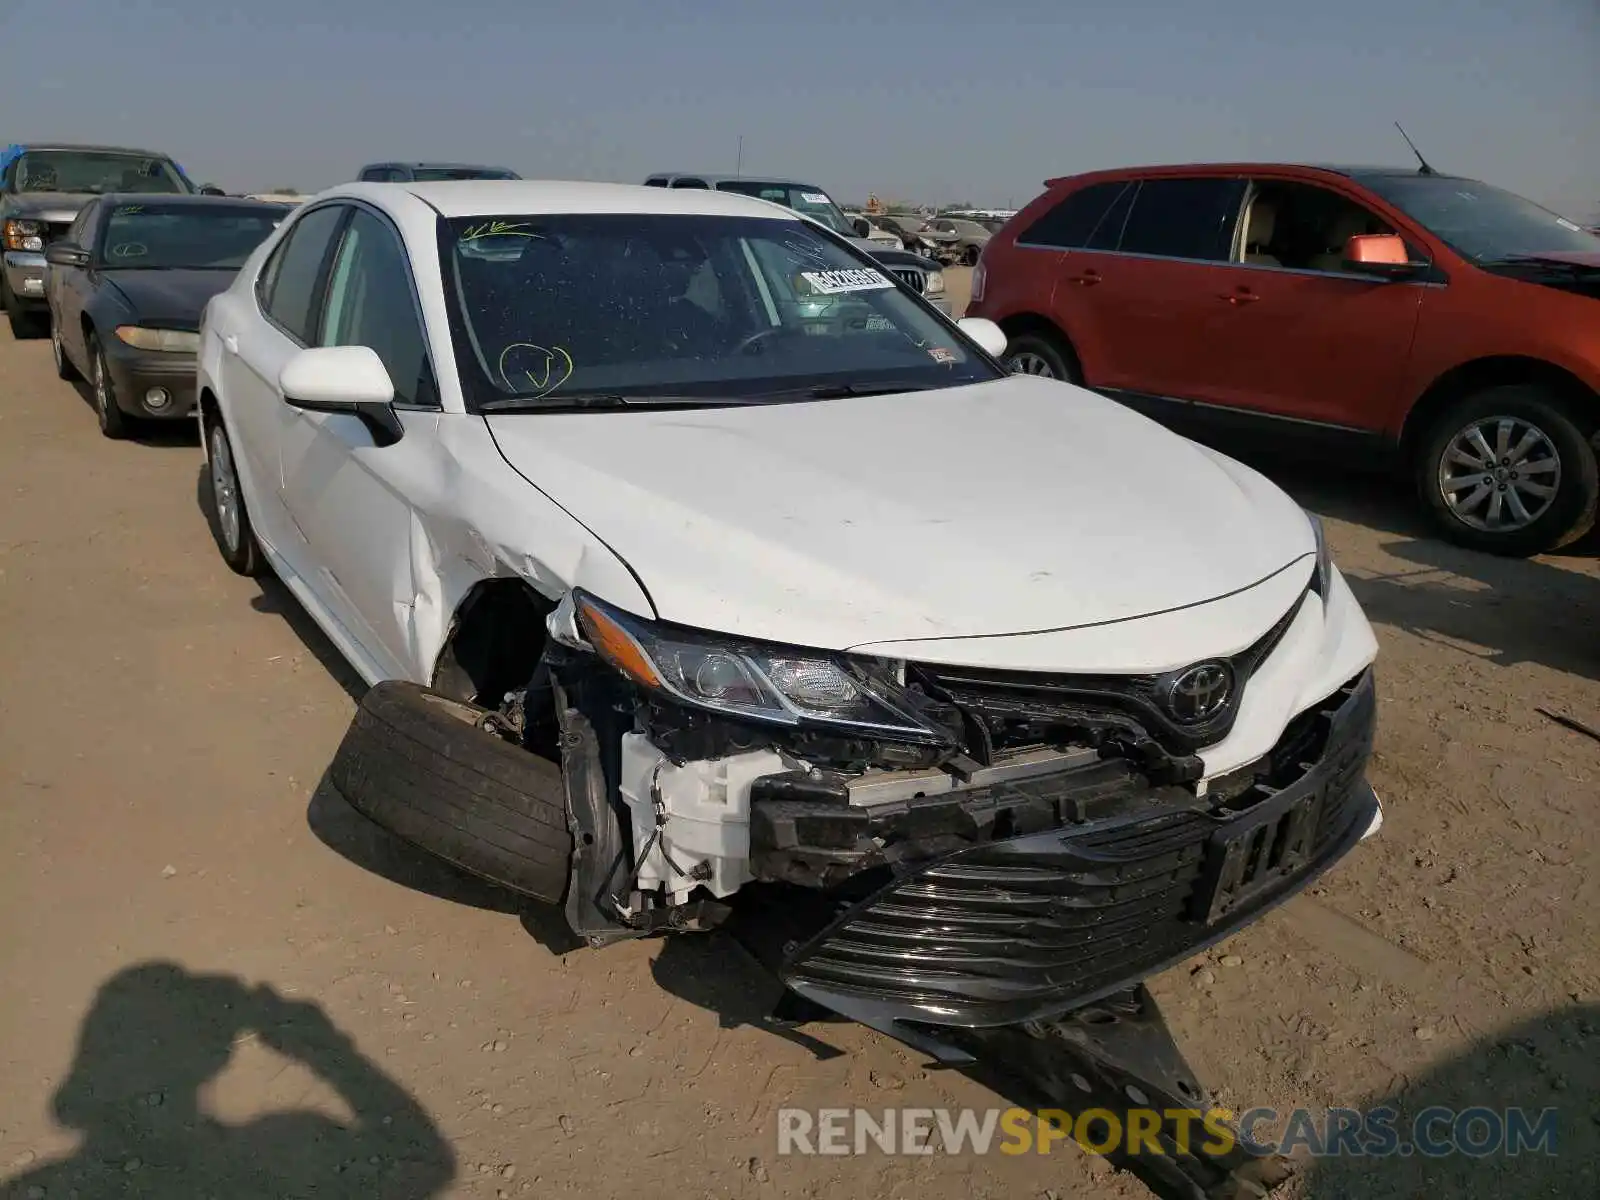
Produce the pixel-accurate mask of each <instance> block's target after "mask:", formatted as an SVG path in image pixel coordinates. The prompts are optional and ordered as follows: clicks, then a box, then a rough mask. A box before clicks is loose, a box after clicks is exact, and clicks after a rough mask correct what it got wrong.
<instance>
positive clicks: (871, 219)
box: [844, 208, 900, 250]
mask: <svg viewBox="0 0 1600 1200" xmlns="http://www.w3.org/2000/svg"><path fill="white" fill-rule="evenodd" d="M844 215H845V217H846V218H847V219H848V220H849V222H850V227H851V228H852V229H854V230H855V235H856V237H858V238H862V239H864V240H865V241H869V242H873V243H876V244H877V245H880V246H883V247H884V248H886V249H890V250H894V249H898V248H899V247H900V235H899V234H897V233H895V232H894V231H893V230H891V229H886V228H884V227H883V225H882V224H880V223H879V221H878V219H877V217H875V216H871V215H869V214H867V213H864V212H861V211H860V210H859V209H854V208H847V209H845V210H844Z"/></svg>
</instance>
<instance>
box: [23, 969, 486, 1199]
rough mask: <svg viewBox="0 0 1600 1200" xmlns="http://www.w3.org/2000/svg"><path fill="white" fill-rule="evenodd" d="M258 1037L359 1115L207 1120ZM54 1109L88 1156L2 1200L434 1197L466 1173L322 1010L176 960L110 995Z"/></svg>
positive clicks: (91, 1020) (64, 1162) (417, 1111)
mask: <svg viewBox="0 0 1600 1200" xmlns="http://www.w3.org/2000/svg"><path fill="white" fill-rule="evenodd" d="M251 1037H254V1038H257V1039H259V1040H260V1042H261V1043H262V1044H263V1045H264V1046H266V1047H267V1048H269V1049H271V1050H273V1051H275V1052H277V1053H278V1054H280V1055H282V1056H284V1057H285V1058H288V1059H290V1060H291V1061H293V1062H296V1063H299V1064H300V1065H302V1066H304V1067H306V1068H308V1069H309V1070H310V1071H311V1072H312V1073H313V1074H315V1075H316V1076H317V1077H318V1078H319V1079H320V1080H322V1081H323V1082H325V1083H327V1084H328V1085H330V1086H331V1087H332V1088H333V1090H334V1091H335V1092H336V1093H337V1094H338V1096H339V1098H340V1099H341V1100H342V1101H343V1102H344V1104H345V1105H346V1106H347V1107H348V1109H349V1111H350V1113H351V1114H353V1119H352V1120H350V1121H348V1122H343V1123H342V1122H340V1121H336V1120H334V1119H332V1118H330V1117H327V1116H325V1115H323V1114H322V1113H320V1112H314V1111H309V1110H291V1111H281V1112H274V1113H269V1114H266V1115H263V1116H260V1117H257V1118H256V1119H254V1120H252V1121H249V1122H247V1123H244V1124H225V1123H223V1122H221V1121H219V1120H217V1119H215V1118H214V1117H212V1116H210V1115H209V1114H207V1113H206V1112H204V1111H203V1110H202V1108H201V1089H202V1087H203V1086H204V1085H206V1084H207V1082H208V1081H210V1080H211V1079H213V1078H214V1077H216V1076H219V1075H220V1074H221V1073H222V1071H223V1070H224V1068H226V1067H227V1066H228V1064H229V1062H230V1061H231V1059H232V1058H233V1054H234V1050H235V1048H236V1047H237V1046H239V1045H240V1044H241V1043H242V1042H244V1041H246V1040H248V1039H250V1038H251ZM53 1112H54V1115H55V1117H56V1119H57V1120H58V1121H59V1122H60V1123H61V1124H62V1125H64V1126H66V1127H67V1128H69V1129H72V1130H75V1131H77V1132H78V1133H80V1134H81V1135H82V1141H81V1143H80V1145H79V1147H78V1149H77V1150H76V1151H75V1152H74V1153H73V1154H71V1155H70V1156H68V1157H66V1158H63V1159H58V1160H56V1161H53V1162H47V1163H43V1164H40V1165H39V1166H36V1167H34V1168H33V1169H32V1170H30V1171H28V1172H27V1173H26V1174H23V1175H20V1176H17V1177H15V1178H13V1179H10V1180H6V1181H5V1182H3V1183H0V1200H23V1198H24V1197H39V1196H44V1197H53V1196H78V1197H80V1200H99V1198H100V1197H109V1196H195V1197H200V1196H217V1197H227V1198H228V1200H258V1198H259V1200H267V1198H268V1197H272V1198H273V1200H277V1198H280V1197H284V1196H307V1195H314V1194H320V1195H346V1196H363V1197H382V1198H385V1200H425V1198H427V1197H433V1196H441V1195H443V1194H444V1193H445V1189H446V1188H447V1187H448V1186H449V1184H450V1181H451V1180H452V1179H453V1178H454V1176H455V1156H454V1154H453V1153H452V1151H451V1149H450V1147H449V1145H448V1144H447V1143H446V1142H445V1140H444V1138H443V1136H442V1134H441V1133H440V1132H439V1130H438V1129H437V1128H436V1127H435V1125H434V1124H433V1122H432V1120H431V1119H430V1118H429V1117H428V1115H427V1113H426V1112H424V1111H423V1109H422V1107H421V1106H420V1105H419V1104H418V1103H417V1101H416V1100H415V1099H413V1098H412V1097H411V1096H410V1095H409V1094H408V1093H407V1092H406V1091H405V1089H403V1088H402V1087H401V1086H400V1085H399V1084H398V1083H396V1082H395V1081H394V1080H392V1079H390V1078H389V1077H388V1076H387V1075H385V1074H384V1073H383V1072H382V1071H381V1070H380V1069H379V1068H378V1067H377V1066H376V1065H375V1064H374V1063H372V1062H371V1061H369V1060H368V1059H367V1058H366V1057H365V1056H363V1055H362V1054H361V1053H360V1051H358V1050H357V1049H356V1048H355V1046H354V1045H353V1044H352V1043H351V1041H350V1039H349V1038H348V1037H347V1036H346V1035H345V1034H344V1033H342V1032H341V1031H340V1030H338V1029H337V1028H336V1027H335V1026H334V1025H333V1024H332V1022H331V1021H329V1019H328V1017H327V1014H326V1013H324V1012H323V1010H322V1009H321V1008H320V1007H319V1006H317V1005H316V1004H313V1003H309V1002H304V1001H290V1000H286V999H284V998H283V997H282V996H280V995H278V994H277V993H276V992H274V991H272V990H271V989H269V988H255V987H250V986H248V985H246V984H245V983H244V982H243V981H242V980H240V979H238V978H236V977H235V976H231V975H199V974H195V973H192V972H190V971H188V970H185V969H184V968H183V967H180V966H177V965H175V964H173V963H163V962H149V963H142V964H139V965H137V966H133V967H129V968H127V969H125V970H123V971H121V972H119V973H118V974H117V975H115V976H113V977H112V978H111V979H110V980H108V981H107V982H106V983H105V984H104V985H102V987H101V989H100V992H99V994H98V995H97V996H96V998H95V1003H94V1006H93V1008H92V1009H91V1010H90V1012H89V1015H88V1016H87V1017H86V1018H85V1020H84V1024H83V1028H82V1031H81V1033H80V1036H79V1042H78V1051H77V1055H76V1058H75V1060H74V1062H73V1065H72V1070H71V1072H70V1074H69V1075H68V1076H67V1079H66V1080H65V1082H64V1083H63V1084H62V1085H61V1087H60V1089H59V1090H58V1091H57V1092H56V1095H55V1098H54V1103H53Z"/></svg>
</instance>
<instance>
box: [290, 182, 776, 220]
mask: <svg viewBox="0 0 1600 1200" xmlns="http://www.w3.org/2000/svg"><path fill="white" fill-rule="evenodd" d="M402 193H403V194H405V195H409V196H414V197H416V198H417V199H418V200H420V201H422V202H423V203H424V204H426V205H428V207H430V208H432V209H433V210H434V211H435V212H437V213H438V214H439V215H440V216H443V217H493V216H501V215H504V214H507V213H517V214H543V213H550V214H555V213H640V214H646V213H661V214H667V215H684V216H716V217H766V218H768V219H770V220H777V221H784V220H787V221H798V220H800V217H798V216H797V215H796V214H795V213H793V212H791V211H790V210H789V209H786V208H783V207H781V206H779V205H776V204H770V203H768V202H767V201H765V200H758V199H756V198H755V197H753V196H741V195H739V194H738V193H737V192H718V191H711V190H709V189H700V188H684V189H667V190H663V189H661V188H653V187H644V186H643V185H641V184H634V183H589V182H584V181H579V180H565V179H451V180H444V181H441V182H437V183H350V184H344V185H342V186H340V187H336V188H333V189H331V190H329V191H327V192H323V193H322V195H321V196H319V197H317V199H321V198H323V197H332V196H352V197H357V198H362V199H366V200H370V201H373V202H374V203H377V204H379V205H382V206H390V205H392V204H393V201H394V199H395V198H396V197H397V196H399V195H400V194H402Z"/></svg>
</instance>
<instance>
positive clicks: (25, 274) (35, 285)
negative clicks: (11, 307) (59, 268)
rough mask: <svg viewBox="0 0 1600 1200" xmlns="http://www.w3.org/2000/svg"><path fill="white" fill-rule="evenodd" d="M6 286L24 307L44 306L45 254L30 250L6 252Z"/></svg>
mask: <svg viewBox="0 0 1600 1200" xmlns="http://www.w3.org/2000/svg"><path fill="white" fill-rule="evenodd" d="M4 261H5V267H4V269H5V274H6V287H7V288H8V289H9V290H10V292H11V294H12V295H13V296H15V297H16V298H17V302H18V303H19V304H21V305H22V307H23V308H43V307H45V298H44V271H45V262H44V255H42V254H35V253H33V252H32V251H29V250H7V251H6V252H5V260H4Z"/></svg>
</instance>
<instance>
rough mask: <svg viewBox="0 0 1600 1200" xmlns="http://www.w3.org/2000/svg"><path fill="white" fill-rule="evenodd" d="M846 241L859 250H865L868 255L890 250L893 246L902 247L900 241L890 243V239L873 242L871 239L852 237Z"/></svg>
mask: <svg viewBox="0 0 1600 1200" xmlns="http://www.w3.org/2000/svg"><path fill="white" fill-rule="evenodd" d="M845 240H846V241H848V242H849V243H850V244H851V245H852V246H854V247H855V248H856V249H857V250H865V251H866V252H867V253H868V254H876V253H877V252H878V251H880V250H884V249H888V248H889V247H891V246H893V247H898V246H899V245H900V243H899V241H898V240H896V241H890V240H888V239H879V240H878V241H873V240H872V239H871V238H864V237H851V238H846V239H845Z"/></svg>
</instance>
